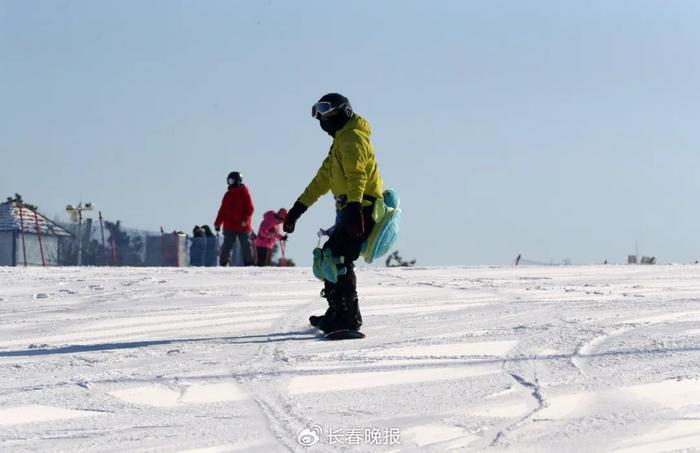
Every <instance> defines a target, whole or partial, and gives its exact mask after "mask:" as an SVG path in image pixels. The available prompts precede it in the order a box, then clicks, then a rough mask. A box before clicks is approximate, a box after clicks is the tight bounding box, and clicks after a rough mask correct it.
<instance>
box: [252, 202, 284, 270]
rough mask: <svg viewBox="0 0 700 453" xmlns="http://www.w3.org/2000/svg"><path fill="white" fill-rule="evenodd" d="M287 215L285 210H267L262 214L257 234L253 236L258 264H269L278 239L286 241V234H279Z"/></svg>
mask: <svg viewBox="0 0 700 453" xmlns="http://www.w3.org/2000/svg"><path fill="white" fill-rule="evenodd" d="M286 217H287V210H286V209H284V208H282V209H280V210H279V211H277V212H275V211H267V212H266V213H265V214H263V221H262V222H261V223H260V229H259V230H258V235H257V236H256V238H255V250H256V251H257V252H258V253H257V254H258V260H257V265H258V266H269V265H270V262H271V261H272V249H273V248H274V247H275V242H277V241H278V240H280V241H286V240H287V235H286V234H285V235H282V234H280V225H281V224H282V222H284V219H285V218H286Z"/></svg>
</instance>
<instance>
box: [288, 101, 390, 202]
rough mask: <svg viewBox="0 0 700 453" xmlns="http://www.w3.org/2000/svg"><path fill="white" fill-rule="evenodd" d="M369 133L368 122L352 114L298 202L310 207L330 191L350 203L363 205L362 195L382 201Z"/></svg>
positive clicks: (380, 178)
mask: <svg viewBox="0 0 700 453" xmlns="http://www.w3.org/2000/svg"><path fill="white" fill-rule="evenodd" d="M370 133H371V129H370V125H369V122H367V120H366V119H364V118H362V117H361V116H359V115H357V114H353V116H352V118H350V119H349V120H348V122H347V123H346V124H345V126H343V127H342V128H341V129H340V130H339V131H338V132H336V134H335V137H334V139H333V144H332V145H331V149H330V151H329V152H328V156H327V157H326V158H325V159H324V160H323V163H322V164H321V168H319V169H318V172H317V173H316V176H315V177H314V179H313V180H312V181H311V183H309V185H308V186H307V187H306V189H305V190H304V193H302V194H301V196H300V197H299V201H300V202H301V203H302V204H304V205H305V206H306V207H309V206H311V205H312V204H314V203H315V202H316V200H318V199H319V198H320V197H321V195H324V194H325V193H327V192H328V191H329V190H330V191H331V192H332V193H333V196H334V197H335V198H338V197H340V196H341V195H346V196H347V201H348V203H349V202H353V201H357V202H362V201H363V198H362V197H363V195H370V196H373V197H375V198H382V186H383V184H384V183H383V181H382V177H381V176H380V175H379V168H378V167H377V160H376V159H375V156H374V148H373V147H372V143H370V141H369V136H370ZM364 204H365V205H368V204H370V203H369V202H365V203H364Z"/></svg>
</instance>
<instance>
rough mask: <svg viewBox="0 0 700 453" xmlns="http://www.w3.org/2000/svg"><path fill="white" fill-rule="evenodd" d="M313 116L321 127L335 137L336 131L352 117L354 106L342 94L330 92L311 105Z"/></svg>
mask: <svg viewBox="0 0 700 453" xmlns="http://www.w3.org/2000/svg"><path fill="white" fill-rule="evenodd" d="M311 116H313V117H314V118H316V119H317V120H318V121H319V123H320V125H321V129H323V130H324V131H326V132H327V133H328V135H330V136H331V137H335V133H336V132H338V131H339V130H340V129H342V127H343V126H345V124H346V123H347V122H348V120H349V119H350V118H352V106H351V105H350V101H349V100H348V98H346V97H345V96H343V95H342V94H338V93H328V94H326V95H324V96H323V97H321V99H319V100H318V102H317V103H315V104H314V105H313V107H311Z"/></svg>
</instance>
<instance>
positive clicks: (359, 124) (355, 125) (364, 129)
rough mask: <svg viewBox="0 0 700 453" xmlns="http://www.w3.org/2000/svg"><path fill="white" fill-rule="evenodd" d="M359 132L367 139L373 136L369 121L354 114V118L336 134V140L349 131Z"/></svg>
mask: <svg viewBox="0 0 700 453" xmlns="http://www.w3.org/2000/svg"><path fill="white" fill-rule="evenodd" d="M352 130H354V131H357V132H359V133H360V134H362V135H365V136H366V137H367V138H369V136H370V135H371V134H372V126H370V124H369V121H367V120H366V119H364V118H362V117H361V116H360V115H358V114H356V113H354V114H353V115H352V118H350V119H349V120H348V122H347V123H345V126H343V127H342V128H341V129H340V130H339V131H338V132H337V133H336V134H335V138H336V139H337V138H338V137H340V136H341V135H343V134H345V133H347V132H349V131H352Z"/></svg>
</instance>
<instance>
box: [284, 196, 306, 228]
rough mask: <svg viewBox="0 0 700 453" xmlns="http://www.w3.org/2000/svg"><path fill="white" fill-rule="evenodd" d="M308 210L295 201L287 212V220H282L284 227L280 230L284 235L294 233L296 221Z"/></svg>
mask: <svg viewBox="0 0 700 453" xmlns="http://www.w3.org/2000/svg"><path fill="white" fill-rule="evenodd" d="M307 209H308V208H307V207H306V206H304V205H303V204H302V203H301V202H300V201H295V202H294V206H292V209H290V210H289V212H287V218H286V219H284V225H283V226H282V229H283V230H284V232H285V233H294V227H296V224H297V220H299V217H301V215H302V214H303V213H305V212H306V210H307Z"/></svg>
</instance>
